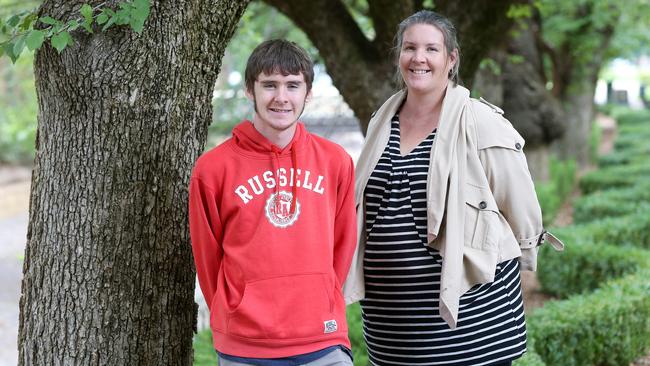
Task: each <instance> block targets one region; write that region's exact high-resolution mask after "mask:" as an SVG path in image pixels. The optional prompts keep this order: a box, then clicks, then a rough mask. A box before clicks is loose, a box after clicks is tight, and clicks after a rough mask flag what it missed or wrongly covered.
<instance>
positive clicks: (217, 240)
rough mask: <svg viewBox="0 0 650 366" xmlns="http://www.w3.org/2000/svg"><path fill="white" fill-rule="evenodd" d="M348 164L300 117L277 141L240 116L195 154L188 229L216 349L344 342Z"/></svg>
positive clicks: (244, 353) (275, 352)
mask: <svg viewBox="0 0 650 366" xmlns="http://www.w3.org/2000/svg"><path fill="white" fill-rule="evenodd" d="M353 170H354V168H353V164H352V159H351V158H350V156H349V155H348V154H347V153H346V152H345V151H344V150H343V149H342V148H341V147H340V146H338V145H336V144H334V143H332V142H330V141H327V140H325V139H323V138H320V137H317V136H315V135H311V134H310V133H308V132H307V130H305V128H304V126H303V125H302V124H301V123H298V124H297V129H296V133H295V135H294V137H293V140H292V141H291V142H290V143H289V145H287V146H286V147H285V148H283V149H279V148H278V147H276V146H275V145H273V144H272V143H271V142H270V141H269V140H267V139H266V138H265V137H264V136H262V135H261V134H260V133H259V132H258V131H257V130H256V129H255V128H254V127H253V124H252V123H251V122H249V121H244V122H242V123H240V124H239V125H238V126H237V127H236V128H235V129H234V130H233V137H232V138H230V139H229V140H227V141H226V142H224V143H223V144H221V145H219V146H217V147H216V148H214V149H212V150H210V151H208V152H207V153H205V154H203V155H202V156H201V157H200V158H199V159H198V160H197V162H196V165H195V167H194V171H193V173H192V179H191V183H190V207H189V208H190V234H191V237H192V250H193V252H194V260H195V263H196V270H197V273H198V277H199V284H200V286H201V290H202V291H203V296H204V297H205V300H206V302H207V304H208V307H209V308H210V327H211V328H212V334H213V339H214V346H215V348H216V349H217V350H218V351H219V352H222V353H225V354H229V355H233V356H239V357H260V358H277V357H288V356H295V355H299V354H304V353H309V352H314V351H317V350H320V349H323V348H326V347H329V346H333V345H344V346H346V347H348V348H349V347H350V341H349V340H348V336H347V324H346V320H345V301H344V300H343V297H342V294H341V286H342V284H343V282H344V281H345V278H346V276H347V273H348V269H349V266H350V262H351V260H352V256H353V254H354V250H355V246H356V240H357V237H356V216H355V215H356V214H355V207H354V171H353ZM292 197H296V198H297V199H296V200H293V199H292Z"/></svg>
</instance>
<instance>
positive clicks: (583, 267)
mask: <svg viewBox="0 0 650 366" xmlns="http://www.w3.org/2000/svg"><path fill="white" fill-rule="evenodd" d="M565 244H566V248H565V250H564V252H563V253H561V254H559V255H558V253H554V250H553V249H552V248H551V247H550V246H548V245H545V246H543V247H542V248H540V254H539V258H540V260H539V261H538V270H537V279H538V280H539V283H540V285H541V287H542V291H544V292H545V293H548V294H550V295H553V296H557V297H560V298H566V297H568V296H571V295H574V294H580V293H584V292H589V291H592V290H594V289H596V288H597V287H599V286H601V285H602V284H603V283H605V282H607V281H609V280H611V279H612V278H618V277H621V276H623V275H626V274H629V273H633V272H635V271H637V270H638V269H641V268H649V267H650V252H649V251H647V250H643V249H637V248H629V247H620V246H615V245H607V244H598V243H590V242H580V241H579V240H578V241H575V240H567V241H565Z"/></svg>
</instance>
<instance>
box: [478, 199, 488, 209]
mask: <svg viewBox="0 0 650 366" xmlns="http://www.w3.org/2000/svg"><path fill="white" fill-rule="evenodd" d="M486 207H487V203H485V201H481V203H479V204H478V208H480V209H481V210H485V208H486Z"/></svg>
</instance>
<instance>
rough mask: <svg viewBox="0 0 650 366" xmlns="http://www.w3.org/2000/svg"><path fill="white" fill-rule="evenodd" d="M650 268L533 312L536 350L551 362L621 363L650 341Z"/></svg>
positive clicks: (531, 328)
mask: <svg viewBox="0 0 650 366" xmlns="http://www.w3.org/2000/svg"><path fill="white" fill-rule="evenodd" d="M647 278H650V270H647V269H646V270H642V271H639V272H637V273H635V274H632V275H628V276H626V277H624V278H622V279H619V280H617V281H614V282H611V283H609V284H608V285H607V286H605V287H604V288H602V289H599V290H596V291H594V292H593V293H591V294H588V295H578V296H574V297H571V298H569V299H567V300H563V301H552V302H548V303H547V304H545V306H544V307H543V308H541V309H538V310H536V311H535V312H534V313H533V315H532V316H530V317H529V318H528V324H529V327H528V329H529V336H530V338H532V339H533V340H534V343H535V351H536V352H537V353H538V354H539V355H540V357H541V358H542V360H543V361H544V362H545V363H546V364H547V365H563V366H582V365H584V366H587V365H602V366H609V365H611V366H618V365H627V364H629V363H630V362H631V361H633V360H634V359H636V358H638V357H639V356H642V355H643V354H644V352H645V351H646V350H647V349H648V347H649V346H650V283H648V281H647Z"/></svg>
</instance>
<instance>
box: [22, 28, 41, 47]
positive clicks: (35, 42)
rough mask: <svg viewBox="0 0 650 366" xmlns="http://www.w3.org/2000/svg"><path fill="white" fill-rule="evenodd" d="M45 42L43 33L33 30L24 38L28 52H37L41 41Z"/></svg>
mask: <svg viewBox="0 0 650 366" xmlns="http://www.w3.org/2000/svg"><path fill="white" fill-rule="evenodd" d="M44 40H45V32H43V31H41V30H37V29H34V30H32V31H31V32H29V34H28V35H27V37H26V38H25V44H27V48H29V50H30V51H34V50H37V49H39V48H41V45H42V44H43V41H44Z"/></svg>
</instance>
